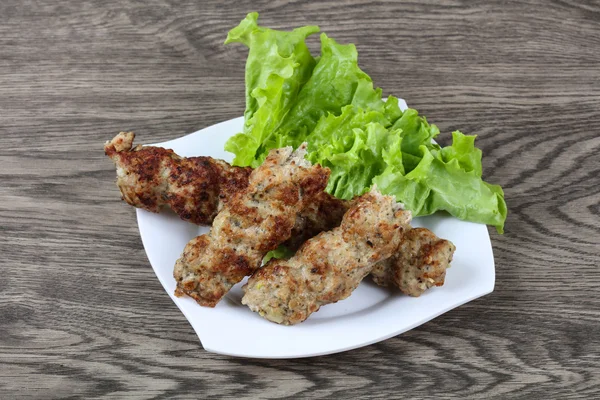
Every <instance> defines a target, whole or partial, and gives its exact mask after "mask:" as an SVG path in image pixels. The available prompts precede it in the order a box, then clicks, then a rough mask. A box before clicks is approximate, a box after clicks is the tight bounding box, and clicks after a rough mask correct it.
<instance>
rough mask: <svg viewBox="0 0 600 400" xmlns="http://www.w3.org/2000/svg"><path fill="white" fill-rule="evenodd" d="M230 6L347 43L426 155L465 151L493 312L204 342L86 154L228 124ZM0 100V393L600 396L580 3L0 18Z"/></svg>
mask: <svg viewBox="0 0 600 400" xmlns="http://www.w3.org/2000/svg"><path fill="white" fill-rule="evenodd" d="M251 10H257V11H259V12H261V20H262V22H263V23H264V24H266V25H268V26H272V27H276V28H290V27H295V26H299V25H304V24H309V23H310V24H318V25H320V26H321V28H322V30H323V31H325V32H327V33H329V34H330V35H331V36H333V37H335V38H336V39H337V40H339V41H340V42H354V43H356V44H357V47H358V50H359V54H360V64H361V66H362V67H363V68H364V69H365V70H366V71H367V72H368V73H369V74H370V75H371V76H372V78H373V79H374V81H375V82H376V84H377V85H378V86H381V87H383V88H384V93H385V94H390V93H393V94H395V95H398V96H401V97H403V98H405V99H407V101H408V103H409V104H410V105H411V106H412V107H415V108H417V109H418V110H420V111H421V112H422V113H423V114H424V115H426V116H428V118H429V120H430V121H432V122H435V123H436V124H437V125H438V126H439V127H440V129H441V130H442V132H443V134H442V135H441V142H444V143H446V142H447V141H448V138H449V132H451V130H453V129H458V128H460V129H461V130H462V131H463V132H465V133H470V134H474V133H476V134H478V135H479V138H478V141H479V146H480V147H481V148H482V149H483V152H484V174H485V176H486V177H487V179H488V180H489V181H491V182H494V183H498V184H501V185H502V186H503V187H504V188H505V191H506V198H507V202H508V205H509V211H510V214H509V217H508V221H507V225H506V233H505V234H504V235H502V236H501V235H498V234H496V233H495V232H493V231H491V236H492V243H493V247H494V254H495V258H496V267H497V281H496V290H495V292H494V293H493V294H491V295H489V296H487V297H485V298H482V299H480V300H477V301H475V302H472V303H469V304H467V305H465V306H463V307H460V308H458V309H456V310H454V311H452V312H449V313H447V314H445V315H443V316H441V317H439V318H437V319H435V320H433V321H431V322H429V323H427V324H425V325H423V326H421V327H419V328H417V329H414V330H412V331H410V332H407V333H405V334H403V335H400V336H398V337H395V338H392V339H389V340H387V341H384V342H382V343H379V344H375V345H372V346H368V347H365V348H362V349H358V350H354V351H350V352H346V353H342V354H337V355H331V356H325V357H318V358H313V359H300V360H278V361H270V360H247V359H235V358H230V357H225V356H219V355H214V354H210V353H207V352H205V351H204V350H203V349H202V348H201V346H200V345H199V343H198V340H197V337H196V336H195V334H194V332H193V331H192V328H191V327H190V326H189V324H188V323H187V322H186V320H185V319H184V317H183V315H182V314H181V313H180V312H179V311H178V310H177V308H176V307H175V305H174V304H173V303H172V302H171V300H170V299H169V297H168V296H166V295H165V293H164V291H163V290H162V288H161V286H160V284H159V282H158V280H157V279H156V278H155V276H154V274H153V272H152V270H151V268H150V266H149V264H148V261H147V259H146V257H145V253H144V250H143V248H142V244H141V241H140V238H139V235H138V230H137V226H136V222H135V218H134V211H133V210H132V209H131V208H129V207H126V206H125V205H124V204H122V203H121V202H120V200H119V195H118V192H117V189H116V187H115V185H114V175H115V173H114V169H113V167H112V165H111V163H110V162H109V160H107V159H106V158H105V157H104V155H103V153H102V150H101V148H102V146H101V145H102V143H103V142H104V141H105V140H107V139H109V138H111V137H112V136H113V134H115V133H116V132H118V131H119V130H129V129H131V130H135V131H136V132H137V133H138V135H139V140H140V141H141V142H145V143H152V142H159V141H163V140H167V139H172V138H176V137H178V136H181V135H183V134H186V133H189V132H193V131H195V130H198V129H201V128H203V127H206V126H209V125H211V124H213V123H216V122H219V121H223V120H227V119H230V118H232V117H236V116H239V115H241V114H242V111H243V108H244V96H243V90H244V87H243V70H244V59H245V56H246V52H245V50H244V49H243V48H242V47H241V46H236V45H233V46H223V45H222V42H223V40H224V38H225V35H226V32H227V30H228V29H229V28H230V27H233V26H235V24H237V23H238V22H239V20H240V19H242V18H243V17H244V15H245V14H246V13H247V12H248V11H251ZM311 46H313V48H315V49H316V46H317V40H313V42H312V44H311ZM0 90H1V91H0V93H1V94H0V254H1V257H0V272H1V275H0V398H2V399H13V398H20V397H22V398H39V399H51V398H52V399H53V398H205V399H210V398H235V399H251V398H281V397H286V396H295V397H305V398H315V399H317V398H319V399H320V398H355V397H367V396H368V397H372V398H380V399H388V398H400V397H402V398H414V399H419V398H434V397H435V398H494V399H503V398H516V399H547V398H561V399H569V398H589V399H593V398H600V272H599V267H600V265H599V264H600V112H599V110H600V3H598V2H597V1H577V0H554V1H541V0H538V1H527V2H520V1H492V2H488V1H466V0H454V1H444V2H432V1H419V2H392V1H378V2H367V1H346V2H339V1H323V2H314V3H308V2H295V1H288V0H278V1H261V2H254V1H253V2H250V1H235V2H227V3H221V2H204V1H167V0H149V1H144V2H140V1H135V0H120V1H111V2H109V1H106V2H97V1H75V0H65V1H60V2H50V1H47V2H45V1H16V0H3V1H2V2H0Z"/></svg>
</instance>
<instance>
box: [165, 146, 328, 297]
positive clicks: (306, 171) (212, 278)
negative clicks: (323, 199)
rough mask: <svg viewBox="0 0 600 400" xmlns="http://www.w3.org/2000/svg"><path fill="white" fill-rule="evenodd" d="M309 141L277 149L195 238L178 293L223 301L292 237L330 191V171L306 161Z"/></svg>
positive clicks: (178, 269)
mask: <svg viewBox="0 0 600 400" xmlns="http://www.w3.org/2000/svg"><path fill="white" fill-rule="evenodd" d="M305 152H306V145H303V146H301V147H300V148H299V149H298V150H297V151H296V152H293V153H292V148H291V147H286V148H283V149H276V150H272V151H271V152H270V153H269V156H268V157H267V159H266V160H265V162H264V163H263V164H262V165H261V166H260V167H258V168H257V169H255V170H254V171H253V172H252V173H251V174H250V178H249V184H248V186H247V187H246V188H245V189H243V190H241V191H239V192H237V193H236V194H234V195H233V197H232V198H231V199H230V200H229V201H228V202H227V203H225V205H224V206H223V209H222V210H221V211H220V212H219V214H218V215H217V216H216V218H215V219H214V222H213V226H212V228H211V230H210V232H209V233H208V234H206V235H202V236H199V237H197V238H195V239H193V240H191V241H190V242H189V243H188V244H187V246H186V247H185V249H184V251H183V255H182V256H181V258H180V259H179V260H177V263H176V265H175V269H174V277H175V279H176V281H177V290H176V292H175V294H176V295H177V296H182V295H188V296H190V297H192V298H194V299H195V300H196V301H197V302H198V303H199V304H200V305H203V306H209V307H214V306H215V305H216V304H217V303H218V302H219V300H220V299H221V298H222V297H223V296H224V295H225V294H226V293H227V292H228V291H229V290H230V289H231V287H232V286H233V285H235V284H236V283H238V282H240V281H241V280H242V279H243V278H244V276H247V275H250V274H252V273H253V272H254V271H255V270H256V269H257V268H259V267H260V264H261V261H262V259H263V257H264V256H265V254H266V253H267V252H269V251H271V250H274V249H275V248H277V246H278V245H279V244H281V243H283V242H284V241H286V240H288V239H289V238H290V235H291V232H292V228H293V226H294V223H295V222H296V219H297V216H298V213H299V212H300V211H301V210H302V209H304V208H305V204H309V203H312V202H313V201H314V198H315V197H317V196H319V193H320V192H322V191H323V190H324V189H325V186H326V185H327V180H328V178H329V169H327V168H323V167H321V166H310V163H309V162H308V161H306V160H304V154H305Z"/></svg>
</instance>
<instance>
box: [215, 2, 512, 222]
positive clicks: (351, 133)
mask: <svg viewBox="0 0 600 400" xmlns="http://www.w3.org/2000/svg"><path fill="white" fill-rule="evenodd" d="M257 18H258V14H256V13H251V14H248V16H247V17H246V18H245V19H244V20H243V21H242V22H241V23H240V25H239V26H238V27H236V28H234V29H232V30H231V31H230V32H229V35H228V37H227V40H226V43H230V42H239V43H243V44H245V45H246V46H248V48H249V53H248V60H247V63H246V111H245V113H244V117H245V124H244V131H243V132H242V133H240V134H237V135H235V136H233V137H232V138H231V139H229V141H228V142H227V143H226V145H225V149H226V150H227V151H230V152H232V153H233V154H235V159H234V164H236V165H241V166H247V165H251V166H253V167H256V166H258V165H260V164H261V163H262V161H263V160H264V158H265V157H266V155H267V154H268V152H269V150H271V149H273V148H278V147H284V146H294V147H297V146H299V145H300V144H301V143H302V142H307V143H308V152H307V155H306V157H307V159H309V160H310V161H311V162H313V163H318V164H321V165H323V166H326V167H328V168H330V169H331V177H330V180H329V184H328V186H327V189H326V190H327V191H328V192H329V193H331V194H333V195H334V196H336V197H338V198H342V199H351V198H353V197H354V196H356V195H359V194H362V193H364V192H366V191H367V190H369V188H370V187H371V186H372V185H373V184H376V185H377V187H378V188H379V190H380V191H381V192H382V193H384V194H390V195H394V196H396V199H397V200H398V201H400V202H402V203H404V204H405V206H406V208H408V209H410V210H411V211H412V212H413V214H414V215H415V216H420V215H429V214H432V213H434V212H437V211H446V212H448V213H450V214H452V215H453V216H455V217H457V218H460V219H463V220H467V221H473V222H479V223H484V224H489V225H493V226H495V227H496V229H497V230H498V232H500V233H502V232H503V227H504V221H505V220H506V214H507V209H506V203H505V201H504V193H503V191H502V188H500V186H497V185H492V184H489V183H487V182H485V181H483V179H482V166H481V150H479V149H478V148H476V147H475V136H468V135H463V134H462V133H461V132H459V131H456V132H453V133H452V145H450V146H446V147H443V148H442V147H440V146H439V145H437V144H436V143H435V142H434V139H435V138H436V137H437V136H438V135H439V133H440V131H439V129H438V128H437V127H436V126H435V125H433V124H430V123H428V122H427V119H426V118H425V117H423V116H420V115H419V113H418V112H417V111H416V110H413V109H407V110H404V111H401V110H400V108H399V106H398V99H397V98H396V97H394V96H389V97H388V98H387V99H386V100H385V101H384V100H383V99H382V90H381V89H380V88H376V87H374V85H373V82H372V80H371V78H370V77H369V75H367V74H366V73H365V72H364V71H363V70H362V69H360V67H359V66H358V53H357V50H356V47H355V46H354V45H353V44H346V45H343V44H338V43H337V42H336V41H335V40H334V39H332V38H330V37H328V36H327V35H326V34H324V33H323V34H321V37H320V40H321V54H320V56H319V57H318V58H316V59H315V58H313V56H312V55H311V54H310V52H309V50H308V47H307V46H306V42H305V41H306V38H307V37H308V36H309V35H311V34H313V33H316V32H318V31H319V28H318V27H316V26H306V27H302V28H298V29H295V30H293V31H291V32H284V31H276V30H272V29H268V28H263V27H260V26H258V24H257Z"/></svg>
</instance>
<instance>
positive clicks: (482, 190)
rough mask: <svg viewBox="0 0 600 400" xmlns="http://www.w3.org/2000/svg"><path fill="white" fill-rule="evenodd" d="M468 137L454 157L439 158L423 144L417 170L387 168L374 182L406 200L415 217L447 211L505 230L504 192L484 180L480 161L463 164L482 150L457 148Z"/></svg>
mask: <svg viewBox="0 0 600 400" xmlns="http://www.w3.org/2000/svg"><path fill="white" fill-rule="evenodd" d="M459 133H460V132H459ZM460 135H462V134H460ZM455 137H458V135H457V136H455ZM464 138H465V136H464V135H462V137H461V138H459V141H458V143H457V142H455V143H453V146H450V147H454V149H453V150H451V151H446V153H452V154H453V156H452V157H449V158H447V159H446V160H443V159H442V160H441V159H439V158H436V157H435V156H434V155H433V154H432V152H431V151H430V149H429V148H428V147H427V146H425V145H422V146H420V147H419V150H420V152H421V156H422V157H421V160H420V162H419V164H418V165H417V166H416V168H415V169H413V170H412V171H410V172H408V173H407V174H406V175H402V174H401V173H390V172H387V173H386V171H384V173H382V174H381V175H380V176H377V177H375V178H374V179H373V183H375V184H376V185H377V187H378V188H379V190H380V191H381V192H382V193H385V194H391V195H394V196H396V200H397V201H400V202H402V203H404V205H405V206H406V208H408V209H409V210H411V211H412V212H413V214H414V215H415V216H420V215H430V214H433V213H434V212H436V211H440V210H444V211H447V212H448V213H450V214H452V215H453V216H455V217H457V218H460V219H463V220H467V221H473V222H479V223H484V224H488V225H493V226H495V227H496V229H497V230H498V232H499V233H503V231H504V221H505V220H506V214H507V208H506V203H505V201H504V192H503V191H502V188H500V186H497V185H490V184H488V183H487V182H484V181H483V180H482V179H481V175H480V173H481V163H480V162H479V165H478V166H477V165H473V168H472V169H465V168H464V167H463V166H462V165H461V161H460V160H462V161H463V163H464V162H465V160H469V162H471V161H473V160H474V159H475V158H476V155H474V154H473V153H477V151H476V150H478V149H474V148H471V149H470V150H469V147H468V146H467V147H465V148H463V149H462V150H457V149H460V148H461V146H462V145H463V144H464V142H461V140H462V139H464ZM469 140H470V139H469ZM445 149H447V147H446V148H444V149H442V154H444V150H445ZM454 152H456V153H454ZM469 153H471V154H469ZM442 157H443V156H442Z"/></svg>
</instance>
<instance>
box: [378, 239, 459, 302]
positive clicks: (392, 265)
mask: <svg viewBox="0 0 600 400" xmlns="http://www.w3.org/2000/svg"><path fill="white" fill-rule="evenodd" d="M455 249H456V247H454V244H452V242H450V241H448V240H444V239H440V238H439V237H437V236H436V235H435V234H434V233H433V232H431V231H430V230H428V229H425V228H414V229H411V230H409V231H408V232H406V234H405V235H404V238H403V239H402V242H401V243H400V246H399V247H398V250H397V251H396V252H395V254H394V256H392V257H391V258H389V259H387V260H383V261H381V262H379V263H377V265H376V266H375V267H374V268H373V271H372V272H371V276H372V277H373V280H374V281H375V283H377V284H378V285H381V286H388V285H390V284H393V285H394V286H397V287H398V288H400V290H401V291H402V293H405V294H407V295H409V296H413V297H418V296H420V295H421V294H423V292H424V291H425V290H427V289H429V288H431V287H433V286H442V285H443V284H444V279H445V277H446V269H447V268H448V267H449V266H450V263H451V262H452V256H453V254H454V250H455Z"/></svg>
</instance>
